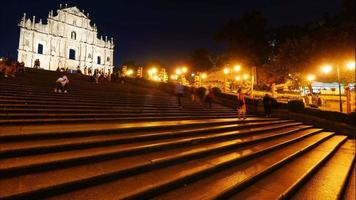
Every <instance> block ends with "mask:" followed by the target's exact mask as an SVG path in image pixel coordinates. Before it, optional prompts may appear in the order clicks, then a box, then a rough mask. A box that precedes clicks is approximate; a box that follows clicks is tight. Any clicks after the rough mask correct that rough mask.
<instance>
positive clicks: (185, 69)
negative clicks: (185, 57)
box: [182, 66, 188, 74]
mask: <svg viewBox="0 0 356 200" xmlns="http://www.w3.org/2000/svg"><path fill="white" fill-rule="evenodd" d="M187 71H188V69H187V67H184V66H183V67H182V72H183V74H184V73H186V72H187Z"/></svg>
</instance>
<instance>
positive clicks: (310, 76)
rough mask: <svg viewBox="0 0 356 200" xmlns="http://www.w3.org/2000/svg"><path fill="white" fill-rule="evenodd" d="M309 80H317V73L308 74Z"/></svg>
mask: <svg viewBox="0 0 356 200" xmlns="http://www.w3.org/2000/svg"><path fill="white" fill-rule="evenodd" d="M307 80H308V81H314V80H315V75H314V74H309V75H308V76H307Z"/></svg>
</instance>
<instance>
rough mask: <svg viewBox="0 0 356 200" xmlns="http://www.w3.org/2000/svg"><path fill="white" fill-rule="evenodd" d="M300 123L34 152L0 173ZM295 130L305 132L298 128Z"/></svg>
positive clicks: (5, 163)
mask: <svg viewBox="0 0 356 200" xmlns="http://www.w3.org/2000/svg"><path fill="white" fill-rule="evenodd" d="M297 125H300V123H290V124H282V125H278V124H277V125H269V126H265V127H256V128H247V129H242V130H238V131H228V132H218V133H211V134H208V135H198V136H194V135H193V136H190V135H189V134H188V135H186V136H185V137H180V138H169V139H157V140H154V141H142V142H136V143H124V144H110V145H106V146H102V147H101V146H99V147H97V146H87V147H86V148H85V149H74V150H67V151H65V150H64V151H62V150H61V149H58V151H57V152H52V153H51V152H50V153H46V152H38V153H41V154H34V155H27V156H26V155H25V156H16V157H9V158H6V157H7V156H2V157H4V159H2V160H0V161H1V163H2V165H1V166H0V173H3V174H6V173H8V172H9V171H22V170H24V169H27V168H31V169H33V168H39V169H41V168H42V167H44V166H54V165H58V164H73V163H78V162H84V161H89V162H90V161H93V160H100V159H105V158H111V157H122V156H127V155H134V154H137V153H145V152H152V151H160V150H162V149H171V148H176V147H180V146H189V145H192V144H193V145H194V144H200V143H207V142H214V141H218V140H229V139H232V138H238V137H241V136H242V137H243V136H245V135H248V134H251V133H254V134H256V133H263V132H266V131H273V130H279V129H283V128H287V127H292V126H297ZM299 128H307V127H306V126H304V127H299Z"/></svg>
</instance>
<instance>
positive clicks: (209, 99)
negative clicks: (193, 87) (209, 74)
mask: <svg viewBox="0 0 356 200" xmlns="http://www.w3.org/2000/svg"><path fill="white" fill-rule="evenodd" d="M213 98H214V93H213V90H212V89H211V86H209V87H208V89H207V90H206V91H205V103H206V104H208V106H209V108H210V109H211V108H212V104H213Z"/></svg>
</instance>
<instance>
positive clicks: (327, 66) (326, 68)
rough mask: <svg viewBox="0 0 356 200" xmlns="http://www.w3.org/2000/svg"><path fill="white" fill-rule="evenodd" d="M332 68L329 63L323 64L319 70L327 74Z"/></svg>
mask: <svg viewBox="0 0 356 200" xmlns="http://www.w3.org/2000/svg"><path fill="white" fill-rule="evenodd" d="M331 70H332V67H331V66H330V65H325V66H324V67H322V68H321V71H322V72H323V73H324V74H328V73H330V72H331Z"/></svg>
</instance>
